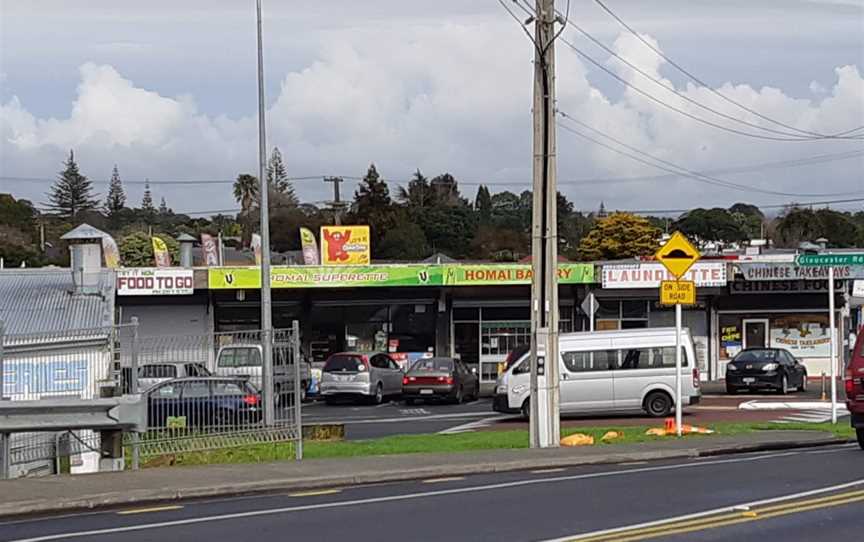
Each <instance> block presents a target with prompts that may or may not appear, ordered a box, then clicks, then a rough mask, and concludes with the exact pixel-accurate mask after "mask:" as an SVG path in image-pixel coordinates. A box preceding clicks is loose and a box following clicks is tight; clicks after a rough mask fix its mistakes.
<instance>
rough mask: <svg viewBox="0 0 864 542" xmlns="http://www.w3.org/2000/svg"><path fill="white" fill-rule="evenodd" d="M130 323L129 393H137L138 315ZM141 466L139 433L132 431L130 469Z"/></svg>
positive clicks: (139, 346)
mask: <svg viewBox="0 0 864 542" xmlns="http://www.w3.org/2000/svg"><path fill="white" fill-rule="evenodd" d="M130 323H131V324H132V344H131V352H130V358H129V359H130V367H129V393H131V394H132V395H137V394H138V392H139V391H140V390H139V389H138V352H139V350H140V348H141V345H140V342H139V335H138V317H137V316H133V317H132V318H130ZM140 466H141V435H139V434H138V432H137V431H133V432H132V470H138V469H139V467H140Z"/></svg>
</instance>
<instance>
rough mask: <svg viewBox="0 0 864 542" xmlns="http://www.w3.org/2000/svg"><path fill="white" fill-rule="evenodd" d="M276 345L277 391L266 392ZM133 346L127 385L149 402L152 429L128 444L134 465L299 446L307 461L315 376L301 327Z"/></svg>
mask: <svg viewBox="0 0 864 542" xmlns="http://www.w3.org/2000/svg"><path fill="white" fill-rule="evenodd" d="M268 341H269V343H270V345H271V347H272V359H273V366H272V368H271V369H270V370H269V373H268V374H270V375H271V379H269V382H270V383H271V386H272V392H271V393H268V391H267V390H266V389H265V384H266V383H265V380H268V379H266V378H265V371H266V369H265V367H264V351H263V350H264V346H265V343H266V342H268ZM131 342H132V344H133V347H132V351H131V352H130V356H129V358H128V360H127V359H126V357H123V358H122V360H121V364H122V369H121V373H122V375H123V377H122V379H121V380H122V383H121V385H122V386H123V388H124V390H127V391H128V392H131V393H134V392H135V391H136V390H138V391H139V392H140V393H144V394H145V395H146V396H147V400H148V426H149V429H148V431H147V432H146V433H145V434H143V435H134V434H133V435H130V436H129V437H128V439H127V444H128V446H129V448H130V451H131V454H132V464H133V466H137V465H138V463H139V461H140V460H141V459H143V460H144V461H150V460H151V459H152V458H153V457H156V456H164V455H176V454H182V453H189V452H202V451H208V450H214V449H220V448H229V447H238V446H255V445H258V444H262V443H275V442H293V443H294V449H295V456H296V457H297V458H298V459H299V458H300V457H301V456H302V441H301V438H300V435H301V434H302V428H301V412H300V409H301V402H302V399H303V397H304V396H305V390H306V389H307V387H308V385H309V381H310V370H309V368H308V366H307V364H306V363H304V362H303V360H302V358H301V356H300V343H299V327H298V325H297V323H296V322H295V324H294V327H293V328H292V329H278V330H274V331H271V332H269V333H265V332H263V331H260V330H259V331H239V332H230V333H215V334H206V335H177V336H160V337H142V338H137V337H133V338H132V341H131ZM127 361H128V363H127ZM135 367H137V371H136V370H135V369H134V368H135ZM133 375H137V378H133ZM267 402H270V403H271V404H272V412H273V416H272V419H270V420H268V419H267V416H265V413H266V411H267Z"/></svg>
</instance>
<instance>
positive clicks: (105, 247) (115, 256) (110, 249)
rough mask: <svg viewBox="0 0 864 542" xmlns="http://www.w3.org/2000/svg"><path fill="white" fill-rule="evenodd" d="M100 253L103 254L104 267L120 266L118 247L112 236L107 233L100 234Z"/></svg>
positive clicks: (114, 267)
mask: <svg viewBox="0 0 864 542" xmlns="http://www.w3.org/2000/svg"><path fill="white" fill-rule="evenodd" d="M102 254H103V255H104V256H105V267H107V268H109V269H117V268H118V267H120V249H119V248H118V247H117V242H116V241H114V238H113V237H111V236H110V235H108V234H105V235H103V236H102Z"/></svg>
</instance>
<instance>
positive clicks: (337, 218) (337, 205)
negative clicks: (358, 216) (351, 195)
mask: <svg viewBox="0 0 864 542" xmlns="http://www.w3.org/2000/svg"><path fill="white" fill-rule="evenodd" d="M324 182H325V183H333V223H334V224H335V225H337V226H341V225H342V198H341V197H340V192H339V189H340V186H339V185H340V184H342V183H343V182H345V179H343V178H342V177H326V178H325V179H324Z"/></svg>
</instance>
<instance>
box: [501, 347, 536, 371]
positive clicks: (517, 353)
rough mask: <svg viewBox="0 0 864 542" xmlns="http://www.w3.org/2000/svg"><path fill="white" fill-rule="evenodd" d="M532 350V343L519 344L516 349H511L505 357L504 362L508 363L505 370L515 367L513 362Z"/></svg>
mask: <svg viewBox="0 0 864 542" xmlns="http://www.w3.org/2000/svg"><path fill="white" fill-rule="evenodd" d="M529 352H531V345H530V344H523V345H522V346H517V347H516V348H515V349H513V350H511V351H510V353H509V354H507V357H506V358H504V363H505V365H506V367H505V369H504V370H505V371H506V370H507V369H509V368H510V367H513V364H514V363H516V362H517V361H519V360H520V359H522V358H523V357H525V355H526V354H528V353H529Z"/></svg>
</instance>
